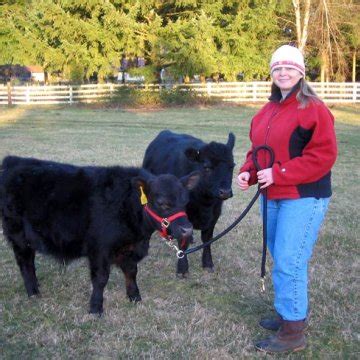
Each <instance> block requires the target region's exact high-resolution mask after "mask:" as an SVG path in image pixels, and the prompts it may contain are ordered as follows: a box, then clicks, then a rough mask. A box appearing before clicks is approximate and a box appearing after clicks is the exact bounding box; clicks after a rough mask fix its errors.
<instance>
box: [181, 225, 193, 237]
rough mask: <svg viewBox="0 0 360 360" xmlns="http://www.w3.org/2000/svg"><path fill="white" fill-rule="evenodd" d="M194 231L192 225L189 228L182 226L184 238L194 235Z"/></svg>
mask: <svg viewBox="0 0 360 360" xmlns="http://www.w3.org/2000/svg"><path fill="white" fill-rule="evenodd" d="M192 233H193V229H192V227H189V228H184V227H182V228H181V235H182V236H183V237H184V238H188V237H190V236H191V235H192Z"/></svg>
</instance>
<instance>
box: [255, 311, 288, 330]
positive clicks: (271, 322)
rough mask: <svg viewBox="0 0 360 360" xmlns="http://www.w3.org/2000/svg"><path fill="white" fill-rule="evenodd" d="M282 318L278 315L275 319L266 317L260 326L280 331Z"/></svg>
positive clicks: (260, 322)
mask: <svg viewBox="0 0 360 360" xmlns="http://www.w3.org/2000/svg"><path fill="white" fill-rule="evenodd" d="M282 320H283V319H282V317H281V316H280V315H279V314H278V313H276V314H275V315H274V316H273V317H266V318H263V319H261V320H260V321H259V325H260V326H261V327H263V328H264V329H266V330H272V331H278V330H279V329H280V326H281V324H282Z"/></svg>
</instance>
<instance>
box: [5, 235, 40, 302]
mask: <svg viewBox="0 0 360 360" xmlns="http://www.w3.org/2000/svg"><path fill="white" fill-rule="evenodd" d="M12 247H13V250H14V254H15V259H16V262H17V264H18V265H19V268H20V272H21V276H22V278H23V280H24V284H25V289H26V292H27V294H28V296H29V297H30V296H33V295H37V294H39V293H40V291H39V285H38V280H37V278H36V272H35V251H34V250H33V249H31V248H30V247H26V248H21V247H19V246H18V245H16V244H15V243H14V242H12Z"/></svg>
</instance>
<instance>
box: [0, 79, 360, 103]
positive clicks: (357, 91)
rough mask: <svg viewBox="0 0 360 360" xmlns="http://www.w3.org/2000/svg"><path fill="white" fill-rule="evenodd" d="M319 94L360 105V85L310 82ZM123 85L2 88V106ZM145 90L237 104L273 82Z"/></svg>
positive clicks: (262, 94)
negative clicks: (183, 93)
mask: <svg viewBox="0 0 360 360" xmlns="http://www.w3.org/2000/svg"><path fill="white" fill-rule="evenodd" d="M310 84H311V86H312V87H313V89H314V90H315V91H316V92H317V94H318V95H319V96H320V97H321V98H322V99H323V100H324V101H325V102H331V103H360V83H318V82H313V83H310ZM123 86H126V85H123V84H93V85H77V86H75V85H58V86H51V85H43V86H9V85H0V105H12V104H14V105H34V104H39V105H44V104H73V103H79V102H85V103H86V102H95V101H102V100H106V99H109V98H111V97H112V96H113V95H114V94H115V93H116V90H117V89H119V88H120V87H123ZM132 86H135V87H136V88H138V89H142V90H143V91H161V90H162V89H163V88H166V89H172V88H178V89H182V90H184V91H188V90H192V91H194V92H196V93H197V94H198V95H200V96H209V97H211V98H216V99H219V100H222V101H227V102H234V103H246V102H266V101H267V99H268V97H269V94H270V89H271V83H270V82H264V81H263V82H260V81H259V82H255V81H254V82H221V83H211V82H208V83H205V84H203V83H201V84H161V85H159V84H148V85H145V84H138V85H132Z"/></svg>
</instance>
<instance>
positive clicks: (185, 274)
mask: <svg viewBox="0 0 360 360" xmlns="http://www.w3.org/2000/svg"><path fill="white" fill-rule="evenodd" d="M176 277H177V278H178V279H187V278H188V277H189V273H188V272H184V273H176Z"/></svg>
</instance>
